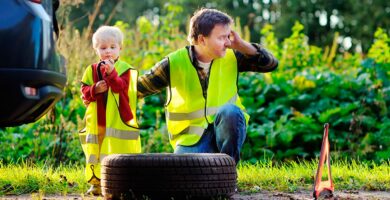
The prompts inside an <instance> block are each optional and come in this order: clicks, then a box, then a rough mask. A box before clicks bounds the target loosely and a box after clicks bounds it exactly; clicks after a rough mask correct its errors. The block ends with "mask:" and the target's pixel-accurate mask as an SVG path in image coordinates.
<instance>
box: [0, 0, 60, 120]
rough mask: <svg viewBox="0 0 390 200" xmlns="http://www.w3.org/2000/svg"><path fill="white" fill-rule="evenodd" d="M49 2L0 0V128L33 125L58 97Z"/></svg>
mask: <svg viewBox="0 0 390 200" xmlns="http://www.w3.org/2000/svg"><path fill="white" fill-rule="evenodd" d="M52 3H53V2H52V1H51V0H50V1H45V0H44V1H40V0H30V1H28V0H0V13H1V16H0V94H1V95H0V96H1V97H0V127H5V126H17V125H20V124H23V123H29V122H34V121H36V120H37V119H39V118H40V117H42V116H43V115H44V114H45V113H47V111H48V110H49V109H50V108H51V107H52V106H53V105H54V104H55V103H56V102H57V101H58V100H59V99H60V98H61V97H62V93H63V88H64V86H65V84H66V74H65V66H64V64H63V63H64V62H61V61H60V60H61V59H60V56H59V55H58V54H57V53H56V51H55V41H54V26H53V19H54V18H55V13H53V4H52ZM61 63H62V64H61Z"/></svg>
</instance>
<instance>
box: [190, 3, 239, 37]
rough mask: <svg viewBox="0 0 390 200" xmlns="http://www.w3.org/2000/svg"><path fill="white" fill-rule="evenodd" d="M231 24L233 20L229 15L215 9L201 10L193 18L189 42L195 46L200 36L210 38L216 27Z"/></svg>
mask: <svg viewBox="0 0 390 200" xmlns="http://www.w3.org/2000/svg"><path fill="white" fill-rule="evenodd" d="M231 23H233V19H232V18H231V17H230V16H229V15H228V14H226V13H224V12H221V11H219V10H215V9H207V8H201V9H200V10H197V11H195V13H194V15H193V16H192V17H191V20H190V30H189V33H188V38H187V40H188V41H189V42H190V43H191V44H195V43H196V42H197V40H198V36H199V35H203V36H209V35H210V33H211V31H212V30H213V28H214V26H215V25H217V24H222V25H230V24H231Z"/></svg>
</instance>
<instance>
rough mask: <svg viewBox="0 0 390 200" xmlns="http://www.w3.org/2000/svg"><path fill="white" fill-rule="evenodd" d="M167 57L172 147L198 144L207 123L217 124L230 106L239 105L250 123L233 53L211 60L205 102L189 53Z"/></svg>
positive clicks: (167, 116) (183, 49)
mask: <svg viewBox="0 0 390 200" xmlns="http://www.w3.org/2000/svg"><path fill="white" fill-rule="evenodd" d="M168 58H169V70H170V89H169V90H168V95H167V98H168V99H170V101H169V102H168V104H167V105H166V111H165V116H166V121H167V126H168V132H169V136H170V142H171V145H172V147H173V148H175V147H176V146H177V145H179V144H180V145H184V146H189V145H193V144H195V143H197V142H198V141H199V139H200V138H201V136H202V135H203V132H204V131H205V129H206V128H207V126H208V124H209V123H210V124H211V123H213V122H214V119H215V114H216V113H217V111H218V109H219V108H220V107H222V106H224V105H225V104H227V103H232V104H235V105H236V106H238V107H239V108H240V109H241V110H242V111H243V112H244V115H245V119H246V122H247V123H248V120H249V115H248V114H247V113H246V112H245V108H244V106H243V105H242V104H241V100H240V98H239V96H238V93H237V77H238V70H237V59H236V56H235V55H234V52H233V50H231V49H229V50H227V52H226V55H225V56H224V57H223V58H218V59H214V60H213V61H212V64H211V66H210V74H209V84H208V88H207V98H206V99H205V98H204V96H203V91H202V86H201V83H200V81H199V77H198V73H197V71H196V69H195V67H194V66H193V65H192V63H191V60H190V56H189V54H188V50H187V49H186V48H182V49H179V50H177V51H175V52H173V53H171V54H169V55H168Z"/></svg>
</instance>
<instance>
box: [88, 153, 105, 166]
mask: <svg viewBox="0 0 390 200" xmlns="http://www.w3.org/2000/svg"><path fill="white" fill-rule="evenodd" d="M107 156H108V155H107V154H100V159H99V160H100V162H101V161H102V160H103V159H104V158H105V157H107ZM99 160H98V158H97V156H96V155H95V154H91V155H89V158H88V159H87V164H98V163H99Z"/></svg>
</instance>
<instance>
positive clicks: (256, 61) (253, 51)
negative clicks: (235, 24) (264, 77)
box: [231, 31, 278, 72]
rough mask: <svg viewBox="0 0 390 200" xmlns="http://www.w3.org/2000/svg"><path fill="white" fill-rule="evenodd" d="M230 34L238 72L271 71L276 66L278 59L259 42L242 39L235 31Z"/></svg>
mask: <svg viewBox="0 0 390 200" xmlns="http://www.w3.org/2000/svg"><path fill="white" fill-rule="evenodd" d="M231 36H233V38H232V40H231V41H232V45H231V48H232V49H234V53H235V54H236V58H237V65H238V71H239V72H247V71H253V72H271V71H273V70H275V69H276V68H277V67H278V60H277V59H276V58H275V57H274V56H273V55H272V54H271V53H270V52H268V51H267V50H266V49H265V48H263V47H262V46H261V45H260V44H254V43H252V44H251V43H249V42H246V41H244V40H243V39H241V38H240V36H239V35H238V34H237V33H236V32H235V31H232V35H231Z"/></svg>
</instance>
